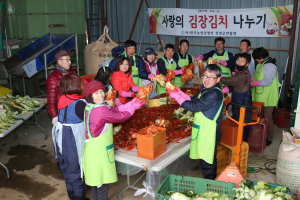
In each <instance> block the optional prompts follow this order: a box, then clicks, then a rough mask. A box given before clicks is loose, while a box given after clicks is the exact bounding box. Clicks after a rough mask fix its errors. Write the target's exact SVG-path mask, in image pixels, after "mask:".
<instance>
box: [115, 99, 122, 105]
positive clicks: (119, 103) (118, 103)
mask: <svg viewBox="0 0 300 200" xmlns="http://www.w3.org/2000/svg"><path fill="white" fill-rule="evenodd" d="M115 104H116V106H120V105H123V104H122V103H121V101H120V99H119V98H116V100H115Z"/></svg>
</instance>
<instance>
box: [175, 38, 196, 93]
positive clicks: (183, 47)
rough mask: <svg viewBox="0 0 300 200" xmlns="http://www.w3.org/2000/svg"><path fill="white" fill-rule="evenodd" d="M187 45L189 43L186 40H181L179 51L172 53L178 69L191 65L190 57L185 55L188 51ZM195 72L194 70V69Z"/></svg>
mask: <svg viewBox="0 0 300 200" xmlns="http://www.w3.org/2000/svg"><path fill="white" fill-rule="evenodd" d="M189 45H190V43H189V41H188V40H186V39H183V40H181V41H180V43H179V51H178V52H176V53H174V56H173V59H174V61H175V62H176V63H177V65H178V66H179V67H180V68H183V67H184V66H186V65H189V64H191V63H193V60H192V56H191V55H190V54H188V53H187V52H188V50H189ZM195 70H196V68H195ZM180 78H181V76H180ZM182 84H184V83H182ZM178 87H180V86H178Z"/></svg>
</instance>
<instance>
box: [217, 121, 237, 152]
mask: <svg viewBox="0 0 300 200" xmlns="http://www.w3.org/2000/svg"><path fill="white" fill-rule="evenodd" d="M221 133H222V137H221V142H223V143H225V144H227V145H230V146H235V145H236V142H237V134H238V124H236V123H235V122H233V121H232V120H230V119H225V120H222V123H221Z"/></svg>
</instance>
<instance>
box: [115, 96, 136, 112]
mask: <svg viewBox="0 0 300 200" xmlns="http://www.w3.org/2000/svg"><path fill="white" fill-rule="evenodd" d="M119 101H120V99H119ZM133 101H134V99H133V100H131V101H129V102H128V103H126V104H122V103H121V101H120V103H121V105H119V106H118V109H119V111H120V112H124V111H127V110H129V109H130V108H131V107H132V104H133Z"/></svg>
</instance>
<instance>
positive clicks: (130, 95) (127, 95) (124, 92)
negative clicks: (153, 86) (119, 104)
mask: <svg viewBox="0 0 300 200" xmlns="http://www.w3.org/2000/svg"><path fill="white" fill-rule="evenodd" d="M133 94H134V95H135V93H134V92H126V91H123V92H122V94H121V96H122V97H132V95H133Z"/></svg>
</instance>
